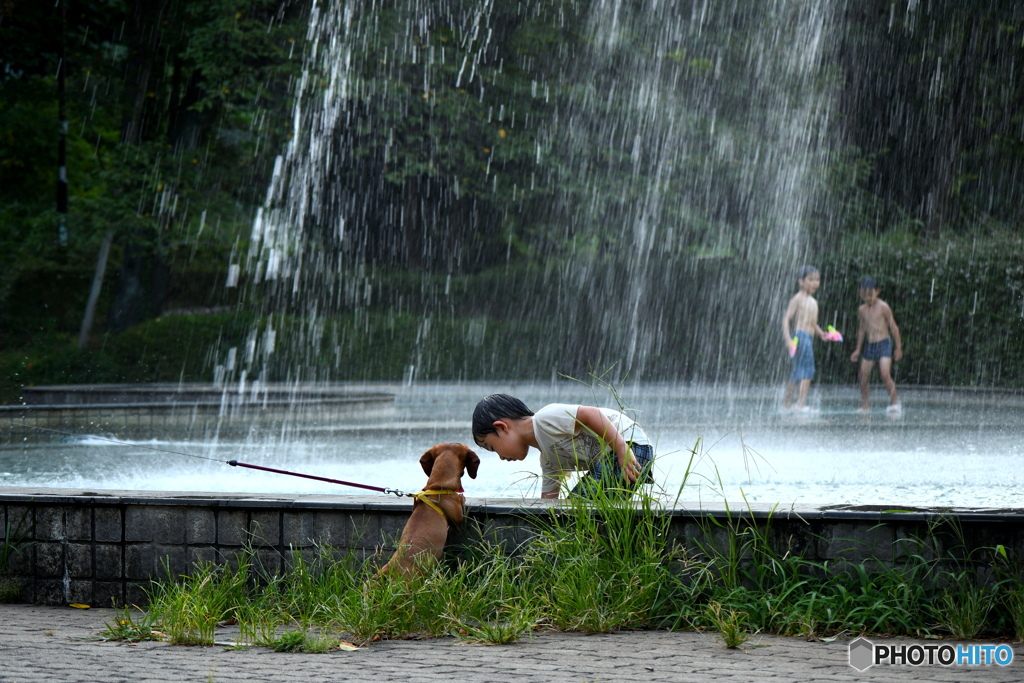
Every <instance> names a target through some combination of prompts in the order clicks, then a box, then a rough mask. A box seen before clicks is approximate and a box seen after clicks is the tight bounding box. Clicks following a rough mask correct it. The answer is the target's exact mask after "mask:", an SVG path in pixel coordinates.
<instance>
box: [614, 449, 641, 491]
mask: <svg viewBox="0 0 1024 683" xmlns="http://www.w3.org/2000/svg"><path fill="white" fill-rule="evenodd" d="M619 467H620V468H621V469H622V476H623V477H625V478H626V480H627V481H628V482H629V483H631V484H632V483H633V482H635V481H636V480H637V478H639V476H640V470H641V469H643V468H641V467H640V462H639V461H638V460H637V459H636V456H635V455H633V450H632V449H630V450H628V451H626V463H625V465H623V464H622V463H619Z"/></svg>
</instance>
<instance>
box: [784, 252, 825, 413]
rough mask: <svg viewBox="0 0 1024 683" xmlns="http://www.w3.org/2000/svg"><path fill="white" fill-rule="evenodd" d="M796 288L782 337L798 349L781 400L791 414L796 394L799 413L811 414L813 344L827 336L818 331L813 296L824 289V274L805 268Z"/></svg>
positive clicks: (816, 311)
mask: <svg viewBox="0 0 1024 683" xmlns="http://www.w3.org/2000/svg"><path fill="white" fill-rule="evenodd" d="M796 283H797V286H799V287H800V291H799V292H797V293H796V294H794V295H793V298H792V299H790V300H789V305H788V306H787V307H786V313H785V315H783V316H782V334H783V337H784V338H785V340H786V348H787V349H789V350H790V351H792V350H793V345H794V344H795V345H796V353H793V354H792V366H791V368H790V371H789V381H787V382H786V393H785V394H784V395H783V397H782V409H783V410H789V406H790V404H791V403H792V402H793V393H794V392H795V393H796V394H797V397H796V410H798V411H800V412H804V413H806V412H810V408H808V407H807V392H808V390H809V389H810V388H811V380H812V379H814V349H813V348H812V346H811V342H812V340H813V339H814V337H816V336H817V337H819V338H820V339H824V338H825V332H824V331H823V330H822V329H821V328H820V327H818V302H817V301H816V300H815V298H814V293H815V292H817V291H818V287H819V286H821V274H820V273H819V272H818V269H817V268H815V267H814V266H803V267H801V268H800V270H799V272H798V273H797V278H796Z"/></svg>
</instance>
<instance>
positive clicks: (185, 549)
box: [0, 488, 1024, 606]
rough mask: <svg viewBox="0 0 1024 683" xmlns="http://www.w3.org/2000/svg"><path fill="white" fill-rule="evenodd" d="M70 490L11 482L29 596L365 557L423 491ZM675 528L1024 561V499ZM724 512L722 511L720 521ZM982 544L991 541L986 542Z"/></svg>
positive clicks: (48, 597)
mask: <svg viewBox="0 0 1024 683" xmlns="http://www.w3.org/2000/svg"><path fill="white" fill-rule="evenodd" d="M104 493H105V494H106V495H99V494H96V493H83V492H79V491H71V490H61V489H19V488H0V529H3V528H8V524H9V528H11V529H12V531H13V532H14V533H15V538H14V540H15V541H16V542H17V545H18V548H19V551H18V552H17V553H15V554H14V556H13V558H12V560H11V565H10V567H9V570H10V573H11V574H13V575H14V576H16V577H20V578H22V579H23V580H24V584H23V590H22V598H23V599H24V600H26V601H29V602H35V603H42V604H65V603H84V604H89V605H102V606H107V605H109V604H111V601H114V602H116V603H117V604H119V605H123V604H144V602H145V592H144V588H145V587H146V586H147V585H148V584H149V582H150V580H151V579H152V578H154V577H158V576H161V575H163V573H164V571H165V566H166V567H167V568H169V570H170V572H171V573H172V575H179V574H184V573H187V572H188V571H189V568H190V567H191V566H192V565H193V564H194V563H195V562H198V561H219V560H222V559H227V558H229V557H230V556H231V555H233V554H234V552H236V551H237V550H239V549H240V548H242V547H243V545H244V544H246V543H251V544H252V545H253V546H254V547H255V548H256V549H257V551H258V553H259V556H260V561H261V562H262V563H263V565H264V566H265V567H267V568H268V569H276V568H279V567H280V566H281V563H282V562H284V561H285V558H286V557H288V556H289V554H290V552H291V551H292V550H293V549H297V550H300V551H301V550H303V549H311V548H312V547H313V546H314V545H326V546H333V547H336V548H339V549H343V550H352V551H354V552H355V553H357V554H358V555H360V556H361V557H363V558H370V557H373V556H374V555H375V554H378V553H384V554H388V553H389V552H390V551H392V550H393V547H392V546H393V542H394V541H395V540H396V539H397V538H398V537H399V536H400V535H401V531H402V528H403V526H404V525H405V521H406V519H407V518H408V515H409V512H410V510H411V507H412V503H411V501H410V500H409V499H395V498H386V497H383V496H337V497H327V496H261V497H251V496H246V495H243V494H234V495H232V494H197V493H173V492H140V491H108V492H104ZM553 503H554V501H541V500H534V499H531V500H527V501H515V500H505V499H480V498H476V499H469V500H468V501H467V520H468V522H467V524H466V525H465V527H464V529H463V530H462V531H461V532H457V533H455V534H453V535H452V537H451V538H450V539H449V544H450V545H454V546H458V545H467V544H472V543H474V542H475V539H477V538H479V537H480V536H481V535H482V536H487V537H488V538H492V539H496V540H499V541H504V542H506V543H507V546H508V547H509V548H516V547H520V546H521V544H523V543H524V542H528V541H529V539H530V538H531V536H532V528H531V525H530V518H531V517H532V516H535V515H537V514H545V513H546V511H547V510H548V509H549V508H550V507H551V505H552V504H553ZM665 514H670V515H672V516H673V528H674V535H675V538H676V540H678V541H680V542H682V543H685V544H686V545H687V546H688V547H689V548H691V551H692V552H699V549H700V548H701V547H703V548H707V547H708V545H709V544H713V545H716V546H718V547H726V545H727V542H728V531H726V528H727V527H728V526H729V525H732V526H733V527H734V528H735V527H736V525H744V524H755V525H757V527H758V528H759V529H765V530H767V539H768V542H769V543H770V544H772V545H773V546H774V547H775V548H776V550H777V551H778V552H780V554H782V553H786V552H789V553H792V554H797V555H801V556H803V557H805V558H807V559H813V560H818V561H825V560H827V561H828V562H829V563H830V564H831V565H837V564H841V563H842V562H844V561H849V562H861V561H863V560H866V559H867V560H872V561H874V562H877V563H879V566H882V565H893V564H898V563H900V562H901V561H903V560H904V559H905V558H906V556H907V555H910V554H914V553H918V552H920V551H921V548H920V546H919V545H917V544H916V543H915V542H913V539H918V538H923V537H925V536H927V535H929V534H932V535H933V536H936V537H937V538H939V540H940V545H942V544H944V545H945V546H947V547H949V548H951V547H952V546H954V545H959V544H960V543H961V541H966V542H967V543H968V544H969V547H968V548H967V549H966V550H967V552H968V553H970V552H971V551H972V550H976V551H978V552H975V555H974V557H973V559H974V560H977V561H979V562H981V563H982V564H984V562H986V561H988V560H989V559H990V557H991V553H990V552H986V551H985V549H986V548H994V547H995V546H997V545H1002V546H1003V547H1004V548H1005V549H1006V551H1007V553H1008V554H1009V557H1010V559H1011V561H1018V562H1019V561H1020V560H1022V559H1024V511H1022V510H1005V511H991V510H958V511H946V512H941V511H927V510H915V511H902V512H891V511H881V510H877V509H867V508H852V509H851V508H839V509H836V508H806V509H791V510H786V511H778V510H774V511H773V510H770V509H767V508H752V509H747V510H744V511H743V512H741V513H737V512H736V511H735V510H733V511H732V512H729V511H727V510H725V509H724V508H721V509H710V508H707V507H704V508H703V509H701V508H697V507H692V508H691V507H685V506H680V507H678V508H675V509H672V510H666V513H665ZM712 520H714V522H712ZM979 549H980V550H979Z"/></svg>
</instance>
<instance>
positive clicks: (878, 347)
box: [861, 339, 892, 360]
mask: <svg viewBox="0 0 1024 683" xmlns="http://www.w3.org/2000/svg"><path fill="white" fill-rule="evenodd" d="M861 358H862V359H863V360H879V359H881V358H892V339H883V340H882V341H876V342H868V344H867V346H865V347H864V353H863V354H861Z"/></svg>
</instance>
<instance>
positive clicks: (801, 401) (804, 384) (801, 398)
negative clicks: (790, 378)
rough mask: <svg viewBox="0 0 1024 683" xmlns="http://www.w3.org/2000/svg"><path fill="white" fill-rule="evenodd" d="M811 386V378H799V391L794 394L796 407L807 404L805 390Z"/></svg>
mask: <svg viewBox="0 0 1024 683" xmlns="http://www.w3.org/2000/svg"><path fill="white" fill-rule="evenodd" d="M810 388H811V380H809V379H802V380H800V391H799V393H798V394H797V396H796V407H797V408H798V409H800V408H803V407H804V406H806V405H807V391H808V390H809V389H810Z"/></svg>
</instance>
